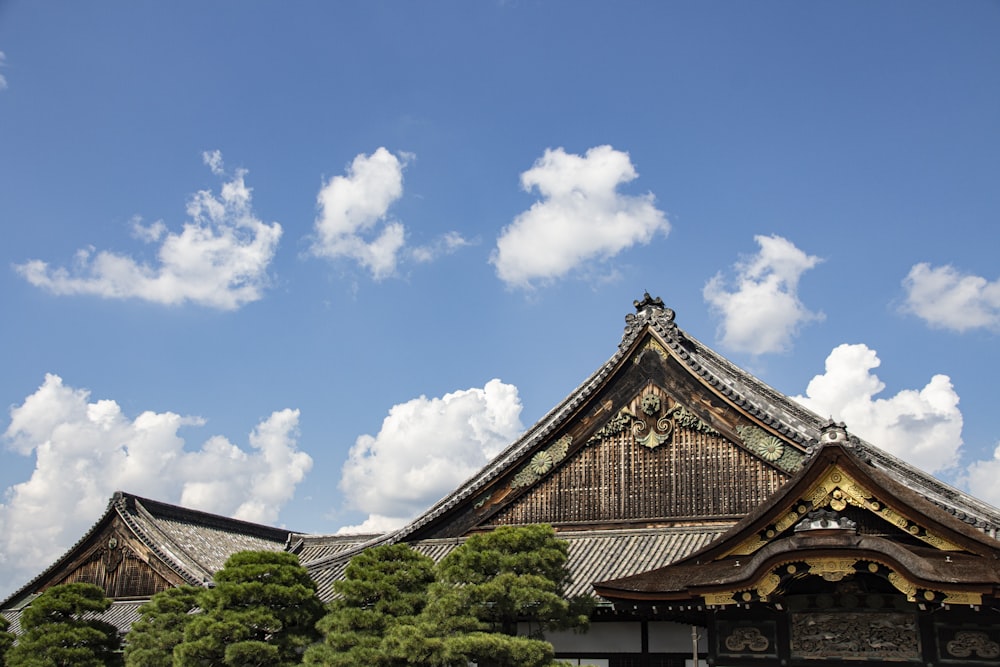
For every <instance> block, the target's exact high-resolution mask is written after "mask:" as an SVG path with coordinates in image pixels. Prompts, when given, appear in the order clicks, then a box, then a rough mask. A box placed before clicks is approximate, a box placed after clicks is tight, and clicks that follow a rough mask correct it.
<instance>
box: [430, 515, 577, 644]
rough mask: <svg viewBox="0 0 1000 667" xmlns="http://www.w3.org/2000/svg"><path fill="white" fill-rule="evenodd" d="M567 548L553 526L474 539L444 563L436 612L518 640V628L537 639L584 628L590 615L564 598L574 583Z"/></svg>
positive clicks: (500, 530)
mask: <svg viewBox="0 0 1000 667" xmlns="http://www.w3.org/2000/svg"><path fill="white" fill-rule="evenodd" d="M566 560H567V546H566V542H565V541H563V540H560V539H557V538H556V536H555V531H554V530H552V527H551V526H547V525H531V526H503V527H500V528H497V529H496V530H494V531H492V532H489V533H481V534H477V535H473V536H472V537H470V538H469V539H468V540H466V542H465V544H463V545H462V546H461V547H459V548H458V549H455V550H454V551H452V552H451V553H450V554H448V556H447V557H446V558H445V559H444V560H443V561H441V565H440V567H439V571H438V578H439V580H440V582H441V584H442V586H441V587H440V588H438V589H437V591H436V593H437V595H436V598H437V599H436V600H435V602H434V610H435V611H440V612H441V613H442V614H449V615H454V614H456V613H457V612H458V611H459V610H462V609H464V610H466V613H468V615H470V616H471V617H473V618H475V619H476V620H477V621H478V622H479V625H480V629H483V630H488V631H490V632H500V633H503V634H506V635H511V636H514V635H516V634H517V628H518V623H526V624H528V625H529V626H530V633H529V634H531V635H532V636H540V635H541V634H542V633H544V632H545V631H547V630H556V629H568V628H582V627H586V625H587V615H586V610H578V609H577V606H578V603H577V604H574V605H571V604H570V602H569V601H567V600H566V599H565V598H564V597H563V589H564V588H565V586H566V584H568V583H569V569H568V568H567V567H566Z"/></svg>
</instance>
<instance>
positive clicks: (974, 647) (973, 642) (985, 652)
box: [946, 630, 1000, 660]
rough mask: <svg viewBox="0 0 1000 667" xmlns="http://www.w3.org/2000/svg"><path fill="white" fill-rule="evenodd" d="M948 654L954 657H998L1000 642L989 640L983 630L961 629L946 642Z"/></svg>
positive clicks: (999, 656)
mask: <svg viewBox="0 0 1000 667" xmlns="http://www.w3.org/2000/svg"><path fill="white" fill-rule="evenodd" d="M946 649H947V651H948V654H949V655H951V656H954V657H956V658H970V657H972V655H973V654H975V655H976V657H977V658H980V659H986V660H990V659H993V658H1000V644H997V642H995V641H993V640H991V639H990V638H989V635H987V634H986V633H985V632H977V631H974V630H962V631H959V632H956V633H955V638H954V639H952V640H951V641H950V642H948V643H947V644H946Z"/></svg>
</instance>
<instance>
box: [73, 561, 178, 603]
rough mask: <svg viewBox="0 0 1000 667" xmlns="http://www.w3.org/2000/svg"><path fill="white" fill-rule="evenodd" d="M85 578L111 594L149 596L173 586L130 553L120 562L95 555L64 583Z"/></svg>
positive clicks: (112, 595)
mask: <svg viewBox="0 0 1000 667" xmlns="http://www.w3.org/2000/svg"><path fill="white" fill-rule="evenodd" d="M76 582H83V583H88V584H95V585H97V586H100V587H101V588H103V589H104V593H105V595H107V596H108V597H109V598H129V597H149V596H151V595H154V594H156V593H159V592H160V591H163V590H166V589H167V588H170V584H168V583H167V582H166V581H164V579H163V578H162V577H160V576H159V575H158V574H157V573H156V572H155V571H153V569H152V568H151V567H150V566H149V565H148V564H147V563H145V562H143V561H142V560H140V559H139V558H136V557H135V556H134V555H131V554H130V555H127V556H126V557H124V558H123V559H122V560H121V561H120V562H118V563H114V562H109V561H108V560H107V559H104V558H95V559H94V560H91V561H89V562H87V563H84V564H83V565H81V566H80V567H79V568H77V569H76V570H74V571H73V572H72V573H71V574H70V575H69V576H68V577H66V579H65V580H64V581H63V582H61V583H76Z"/></svg>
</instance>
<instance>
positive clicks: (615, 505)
mask: <svg viewBox="0 0 1000 667" xmlns="http://www.w3.org/2000/svg"><path fill="white" fill-rule="evenodd" d="M785 479H786V477H785V475H783V474H782V473H781V472H779V471H777V470H775V469H773V468H771V467H769V466H767V465H765V464H764V463H762V462H761V461H760V460H758V459H757V458H755V457H753V456H751V455H750V454H748V453H747V452H746V451H744V450H742V449H741V448H739V447H737V446H735V445H733V444H732V443H729V442H728V441H726V440H725V439H724V438H722V437H720V436H719V435H717V434H714V435H713V434H707V433H703V432H699V431H695V430H691V429H686V428H678V429H677V430H676V431H675V432H674V435H673V439H672V441H671V442H669V443H665V444H663V445H662V446H660V447H657V448H656V449H648V448H646V447H643V446H642V445H640V444H638V443H637V442H636V440H635V439H634V438H633V436H632V434H631V433H629V432H628V431H624V432H622V433H619V434H616V435H613V436H611V437H608V438H605V439H603V440H601V441H599V442H597V443H594V444H592V445H589V446H587V447H585V448H584V449H582V450H581V451H579V452H577V453H576V455H574V456H573V457H572V458H571V459H570V460H569V461H566V462H565V463H564V464H563V465H562V466H560V467H559V469H557V470H555V471H554V472H553V473H551V474H550V475H548V476H547V477H546V478H545V479H543V480H541V481H540V482H539V483H538V484H536V485H535V486H534V487H533V488H532V489H531V490H530V491H529V492H528V493H527V494H525V495H524V496H523V497H521V498H519V499H517V500H515V501H514V502H513V503H512V504H511V505H510V506H508V507H506V508H504V509H503V510H501V511H500V512H498V513H497V515H495V516H494V517H493V518H492V519H491V521H490V523H494V524H498V525H504V524H525V523H537V522H545V523H610V522H617V521H636V520H650V521H655V520H658V519H666V520H681V519H689V518H702V517H704V518H711V517H720V518H723V517H727V518H731V517H735V516H741V515H744V514H746V513H748V512H749V511H750V510H752V509H754V508H755V507H757V506H758V505H759V504H760V503H761V502H763V501H764V500H765V499H766V498H767V497H768V496H769V495H771V494H772V493H773V492H774V491H776V490H777V489H778V487H779V486H780V485H781V484H782V483H783V482H784V480H785Z"/></svg>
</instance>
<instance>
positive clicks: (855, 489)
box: [786, 467, 961, 551]
mask: <svg viewBox="0 0 1000 667" xmlns="http://www.w3.org/2000/svg"><path fill="white" fill-rule="evenodd" d="M806 497H807V499H808V500H807V502H809V503H810V504H811V505H812V506H813V507H815V508H820V507H830V508H832V509H834V510H835V511H838V512H839V511H842V510H843V509H844V508H846V507H847V506H848V505H852V506H854V507H861V508H864V509H867V510H868V511H870V512H872V513H874V514H876V515H878V516H880V517H882V519H884V520H885V521H887V522H888V523H890V524H892V525H894V526H896V527H897V528H899V529H900V530H905V531H907V532H908V533H910V534H911V535H913V536H914V537H916V538H917V539H919V540H922V541H924V542H926V543H927V544H930V545H931V546H933V547H936V548H938V549H941V550H943V551H960V550H961V549H960V547H958V546H957V545H955V544H952V543H951V542H949V541H948V540H946V539H944V538H943V537H941V536H940V535H937V534H934V533H932V532H930V531H928V530H927V529H926V528H924V527H923V526H920V525H919V524H917V523H914V522H912V521H910V520H909V519H907V518H906V517H905V516H903V515H902V514H900V513H899V512H897V511H896V510H895V509H893V508H892V507H889V506H888V505H885V503H884V502H882V501H881V500H879V499H878V498H876V497H875V494H873V493H872V492H871V491H869V490H868V489H867V488H865V487H864V486H863V485H862V484H860V483H859V482H858V481H857V480H855V479H853V478H852V477H850V476H849V475H848V474H847V473H846V472H844V471H843V470H842V469H840V468H839V467H834V468H833V469H831V470H830V471H829V472H827V473H826V474H825V475H824V476H823V477H821V478H820V479H819V480H817V482H816V485H815V486H814V487H813V488H812V489H811V490H810V491H809V492H808V493H807V494H806ZM786 527H787V526H786Z"/></svg>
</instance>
